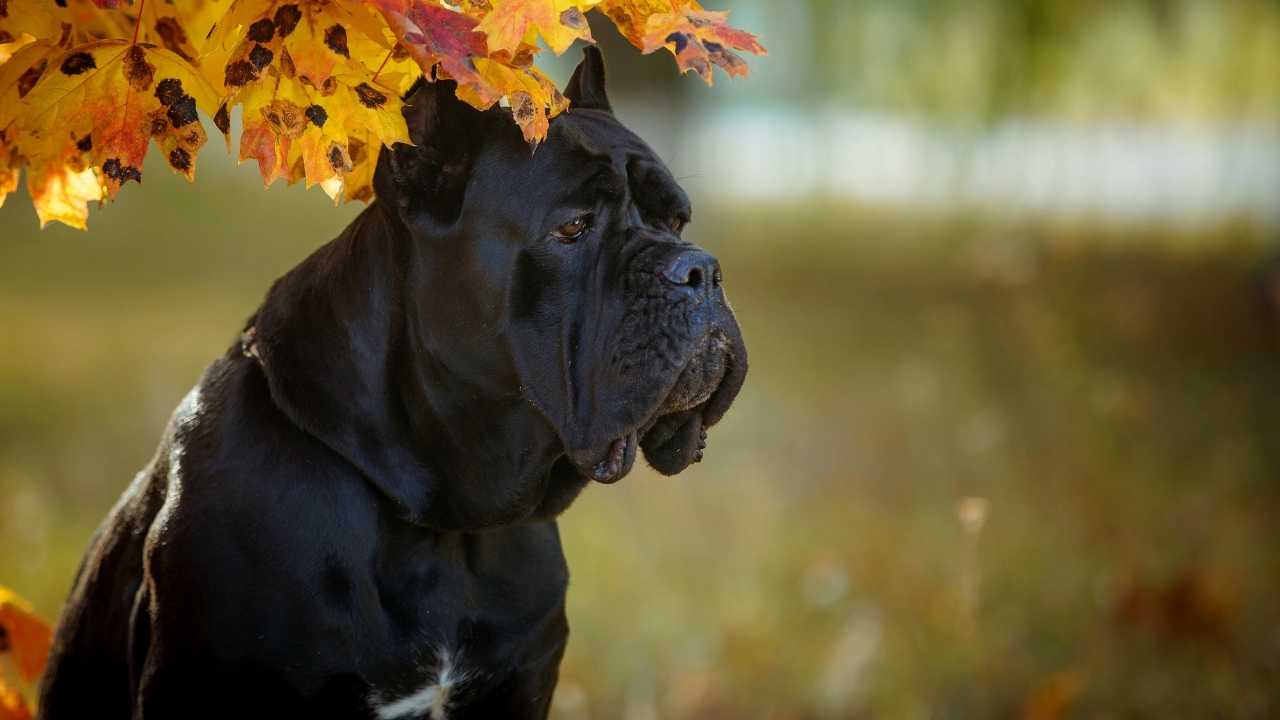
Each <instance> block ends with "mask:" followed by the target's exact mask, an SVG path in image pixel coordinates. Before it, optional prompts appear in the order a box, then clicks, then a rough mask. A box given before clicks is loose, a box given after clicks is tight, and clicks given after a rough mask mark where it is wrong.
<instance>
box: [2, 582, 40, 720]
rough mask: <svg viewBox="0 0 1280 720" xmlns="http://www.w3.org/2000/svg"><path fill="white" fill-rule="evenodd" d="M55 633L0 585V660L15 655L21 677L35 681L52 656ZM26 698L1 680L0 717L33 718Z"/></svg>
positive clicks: (10, 718)
mask: <svg viewBox="0 0 1280 720" xmlns="http://www.w3.org/2000/svg"><path fill="white" fill-rule="evenodd" d="M52 640H53V632H52V631H51V630H50V629H49V626H48V625H46V624H45V623H44V621H42V620H41V619H40V618H38V617H36V615H35V613H33V612H32V611H31V606H30V605H28V604H27V603H26V602H24V601H23V600H22V599H21V598H19V597H18V596H17V595H14V594H13V593H12V592H10V591H9V590H7V589H6V588H4V587H0V661H3V660H4V658H5V656H8V657H9V658H12V660H13V666H14V667H15V668H16V669H17V671H18V677H20V678H22V679H23V680H26V681H27V682H34V681H35V679H36V678H37V677H39V676H40V673H41V672H42V671H43V670H44V666H45V662H46V661H47V660H48V658H49V646H50V643H51V642H52ZM31 717H32V712H31V708H30V706H29V705H27V702H26V700H24V699H23V697H22V695H21V694H20V693H19V692H18V691H17V689H15V688H10V687H8V686H6V685H5V684H4V682H3V681H2V680H0V720H31Z"/></svg>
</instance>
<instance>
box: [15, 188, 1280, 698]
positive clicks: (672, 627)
mask: <svg viewBox="0 0 1280 720" xmlns="http://www.w3.org/2000/svg"><path fill="white" fill-rule="evenodd" d="M252 175H253V170H252V168H249V167H243V168H239V169H236V170H227V171H226V172H224V173H223V174H221V175H220V174H218V173H214V174H213V175H212V176H205V177H203V178H202V181H201V185H200V186H187V185H186V184H185V183H182V182H181V181H178V180H176V179H174V178H170V177H168V176H161V174H160V173H155V174H154V176H149V177H148V180H147V183H148V188H147V193H145V194H144V193H137V192H130V193H124V194H122V195H121V200H120V202H119V203H117V204H116V205H114V206H112V207H111V208H109V209H108V210H106V211H104V212H98V213H95V214H94V215H93V217H92V219H91V223H92V228H93V229H92V231H91V232H90V233H89V234H79V233H75V232H73V231H68V230H65V229H63V228H52V229H50V230H47V231H45V232H43V233H38V232H37V231H36V229H35V222H34V219H33V218H32V217H31V212H30V208H29V205H28V203H27V200H26V198H25V197H22V196H18V197H14V198H11V199H10V202H9V204H7V205H6V206H5V207H4V208H3V209H2V210H0V228H2V229H3V241H0V317H3V318H4V321H3V324H0V333H2V334H0V497H3V498H4V500H3V501H2V502H0V582H4V583H5V584H7V585H9V586H11V587H13V588H15V589H16V590H18V591H20V592H22V593H23V594H24V595H26V596H27V597H28V598H29V599H30V600H32V601H33V602H34V603H35V604H36V605H37V607H38V608H40V609H41V610H42V612H43V613H44V614H45V615H46V616H48V617H50V618H52V617H53V616H54V615H55V614H56V612H57V610H58V608H59V606H60V604H61V602H62V599H63V597H64V595H65V593H66V591H67V589H68V586H69V583H70V581H71V577H72V574H73V572H74V569H75V566H76V564H77V562H78V559H79V556H80V553H81V552H82V551H83V549H84V546H85V544H86V542H87V540H88V537H89V534H90V533H91V532H92V529H93V527H94V526H95V525H96V523H97V522H98V521H99V519H100V518H101V517H102V515H103V514H104V513H105V511H106V509H107V508H108V507H109V506H110V504H111V503H112V502H113V501H114V499H115V497H116V495H117V494H118V493H119V492H120V491H121V490H122V489H123V488H124V486H125V485H126V483H127V482H128V480H129V479H130V478H131V476H132V475H133V473H134V472H136V471H137V469H138V468H140V467H141V466H142V465H143V464H144V463H145V462H146V461H147V459H148V458H149V456H150V454H151V452H152V451H153V449H154V446H155V443H156V442H157V440H158V438H159V435H160V432H161V429H162V427H163V425H164V422H165V420H166V419H167V417H168V415H169V413H170V412H171V410H172V408H173V406H174V405H175V404H176V403H177V402H178V400H179V399H180V398H181V397H182V395H183V394H184V393H185V392H186V390H187V389H188V388H189V387H190V386H191V384H193V383H194V382H195V380H196V378H197V376H198V374H199V372H200V370H201V369H202V368H203V366H204V365H205V364H206V363H207V362H209V361H210V360H211V359H212V358H214V357H216V356H217V355H218V354H219V353H220V352H222V350H223V349H224V348H225V347H226V345H227V344H228V343H230V342H231V341H232V339H233V338H234V337H235V335H236V331H237V329H238V328H239V327H240V323H241V322H242V320H243V319H244V318H245V317H246V316H247V315H248V314H249V313H250V312H251V311H252V310H253V308H254V306H255V305H256V304H257V302H258V301H259V299H260V297H261V296H262V294H263V293H264V292H265V290H266V287H267V285H268V284H269V282H270V281H271V279H273V278H274V277H276V276H277V275H279V274H280V273H282V272H284V271H285V270H286V269H288V268H289V267H290V266H292V265H293V264H294V263H296V262H297V261H298V260H300V259H301V258H302V257H304V256H305V255H306V253H308V252H309V251H310V250H311V249H312V248H314V247H315V246H317V245H318V244H319V243H321V242H323V241H324V240H326V239H327V238H329V237H331V236H333V235H334V234H335V233H336V232H337V231H338V230H339V229H340V228H341V226H342V225H343V224H344V223H345V222H346V219H347V218H349V217H350V216H351V214H352V213H353V212H354V211H357V210H358V208H342V209H339V210H334V209H332V208H329V207H328V203H327V201H326V199H325V198H324V197H323V196H322V195H320V194H319V193H303V192H299V191H292V190H282V189H279V188H277V189H273V190H271V191H270V192H266V193H263V192H262V191H261V190H260V189H258V188H257V187H255V184H254V182H253V181H252V180H250V179H249V177H251V176H252ZM692 236H693V237H695V238H696V239H697V240H699V241H700V242H702V243H704V244H705V245H707V246H708V247H710V248H711V249H712V250H713V251H714V252H716V253H717V254H718V255H719V256H720V258H721V260H722V262H723V263H724V266H725V274H726V283H727V287H728V289H729V291H730V295H731V297H732V299H733V302H734V303H735V306H736V308H737V310H738V313H739V315H740V318H741V320H742V322H743V325H744V328H745V331H746V333H747V338H748V341H749V344H750V347H751V351H752V371H751V375H750V378H749V381H748V384H747V387H746V389H745V390H744V392H743V395H742V397H741V399H740V400H739V404H738V406H737V408H736V409H735V411H734V412H732V413H730V415H729V416H728V418H727V419H726V420H725V422H724V423H723V425H722V426H721V427H719V428H717V429H716V430H715V431H713V433H712V436H711V443H710V449H709V453H708V461H707V462H705V463H703V464H701V465H698V466H695V467H694V468H692V469H691V470H690V471H688V472H687V473H685V474H684V475H682V476H680V477H677V478H662V477H659V476H657V475H655V474H653V473H651V472H649V471H640V472H637V473H636V474H635V475H634V476H633V477H630V478H628V479H627V481H625V482H623V483H622V484H620V485H619V486H614V487H607V488H606V487H594V488H592V489H590V490H589V491H588V492H587V493H586V494H585V495H584V497H583V498H582V499H580V500H579V501H578V503H577V504H576V505H575V506H574V507H573V508H572V509H571V510H570V511H569V512H568V513H567V514H566V516H565V517H564V520H563V524H562V525H563V531H564V540H565V544H566V548H567V552H568V554H569V559H570V566H571V568H572V570H573V583H572V588H571V591H570V600H569V602H570V620H571V624H572V627H573V636H572V639H571V642H570V649H569V653H568V657H567V658H566V661H565V666H564V670H563V673H562V683H561V690H560V692H559V695H558V697H557V710H556V715H557V717H561V718H587V717H594V718H615V717H616V718H627V719H628V720H640V719H643V718H654V717H662V718H738V717H759V718H764V717H769V718H827V717H831V718H837V717H839V718H843V717H917V716H931V717H1009V716H1019V715H1022V716H1027V717H1037V716H1039V717H1053V716H1055V715H1054V713H1055V712H1056V711H1058V710H1061V709H1063V708H1068V709H1069V710H1070V712H1071V714H1073V715H1079V716H1088V717H1130V716H1177V717H1206V716H1214V717H1217V716H1233V717H1268V716H1272V717H1274V716H1275V715H1276V714H1277V713H1280V696H1278V693H1277V691H1276V688H1277V687H1280V606H1278V605H1277V603H1276V598H1277V597H1280V592H1278V591H1280V587H1278V586H1280V555H1277V553H1275V551H1274V548H1275V541H1276V532H1275V518H1276V517H1277V511H1278V510H1280V492H1277V488H1276V484H1275V483H1276V482H1277V477H1276V472H1275V471H1276V468H1277V467H1278V465H1277V460H1280V440H1278V439H1277V436H1276V434H1275V432H1274V427H1275V424H1274V422H1273V417H1272V416H1273V415H1274V409H1275V408H1276V407H1280V375H1278V374H1277V373H1276V364H1277V354H1276V352H1277V349H1278V348H1277V342H1276V340H1277V335H1276V331H1277V329H1278V327H1280V326H1278V325H1277V322H1276V318H1275V316H1274V315H1272V314H1269V313H1270V311H1269V309H1268V307H1267V305H1266V304H1265V303H1264V302H1263V295H1264V294H1263V292H1262V289H1261V287H1260V286H1259V284H1258V280H1259V277H1260V276H1259V274H1258V273H1259V269H1260V268H1261V267H1262V263H1263V259H1264V256H1265V253H1266V246H1267V243H1266V240H1267V239H1266V238H1263V237H1261V235H1260V234H1259V233H1258V232H1256V231H1253V230H1251V229H1250V228H1248V227H1247V226H1239V227H1224V228H1222V229H1221V230H1218V231H1214V232H1210V233H1198V234H1195V235H1176V234H1170V233H1159V234H1155V233H1152V232H1149V231H1146V230H1144V229H1142V228H1135V227H1129V228H1112V229H1109V230H1099V229H1097V228H1088V227H1072V226H1057V227H1049V226H1037V225H1019V224H1012V223H1007V222H1001V221H999V220H998V219H995V218H981V217H954V216H950V217H948V216H939V217H929V216H922V215H919V214H905V213H894V212H889V211H882V210H876V209H873V208H851V207H848V206H840V205H826V204H819V203H815V204H813V205H811V206H807V207H772V208H770V207H757V208H750V209H747V208H700V211H699V217H698V219H697V222H696V223H695V225H694V226H693V228H692ZM966 498H981V499H982V500H983V502H981V503H979V502H974V501H969V502H968V503H967V504H965V499H966ZM961 507H964V508H965V509H966V510H965V513H966V517H967V525H966V523H965V522H962V520H961V517H960V515H959V514H958V513H960V511H961V510H960V509H961ZM1037 713H1039V715H1037Z"/></svg>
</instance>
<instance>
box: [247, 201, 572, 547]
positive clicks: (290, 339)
mask: <svg viewBox="0 0 1280 720" xmlns="http://www.w3.org/2000/svg"><path fill="white" fill-rule="evenodd" d="M430 241H431V239H430V238H417V237H415V236H414V233H413V232H412V231H411V230H410V229H409V228H408V227H407V226H406V225H405V224H404V222H403V221H402V220H401V218H400V217H399V215H398V213H397V212H396V210H395V209H394V208H391V207H389V206H388V205H386V204H383V203H379V202H378V201H374V203H372V204H371V205H370V206H369V207H368V208H366V209H365V210H364V212H362V213H361V214H360V216H359V217H357V218H356V219H355V220H354V221H353V222H352V223H351V224H350V225H349V226H348V227H347V229H346V230H345V231H344V232H343V233H342V235H340V236H339V237H338V238H337V239H335V240H334V241H332V242H331V243H329V244H327V245H325V246H324V247H322V248H320V249H319V250H317V251H316V253H315V254H313V255H312V256H311V257H309V258H308V259H307V260H306V261H304V262H303V263H302V264H300V265H299V266H298V267H297V268H295V269H294V270H293V271H291V272H290V273H289V274H287V275H285V276H284V277H283V278H281V279H280V280H279V281H277V283H276V285H275V286H274V287H273V288H272V290H271V292H270V293H269V294H268V297H267V300H266V302H265V303H264V304H263V307H262V308H261V309H260V310H259V312H258V314H257V315H256V316H255V319H254V320H253V321H251V324H250V328H249V329H248V330H247V331H246V333H245V335H244V336H243V338H242V351H243V352H244V353H245V354H246V355H248V356H250V357H252V358H253V359H254V360H255V361H256V362H257V363H258V364H259V365H260V366H261V367H262V368H263V370H264V373H265V374H266V376H267V378H268V381H269V384H270V386H271V394H272V398H273V399H274V400H275V402H276V404H277V406H279V407H280V408H281V409H282V410H283V411H284V412H285V414H286V415H287V416H289V418H290V419H291V420H292V421H293V422H294V423H295V424H297V425H298V426H299V427H301V428H302V429H303V430H305V431H306V432H308V433H309V434H311V435H313V436H315V437H317V438H318V439H319V440H320V441H321V442H323V443H325V444H326V445H328V446H329V447H330V448H332V449H333V450H335V451H336V452H337V453H338V454H340V455H342V456H343V457H344V458H346V459H347V460H348V461H350V462H351V463H352V464H353V465H355V466H356V468H358V469H359V470H360V471H361V473H362V474H364V475H365V476H366V477H367V478H368V479H369V480H370V481H371V482H372V483H373V484H374V485H375V486H377V487H378V488H379V489H380V490H381V491H382V492H383V493H384V494H386V495H388V496H389V497H390V498H391V499H392V500H393V501H394V502H395V504H396V505H397V506H399V507H400V508H401V511H402V514H403V515H404V517H406V518H407V519H409V520H411V521H413V522H416V523H419V524H422V525H426V526H429V527H432V528H435V529H440V530H479V529H487V528H492V527H497V526H502V525H509V524H513V523H519V522H524V521H528V520H542V519H548V518H547V517H545V515H547V514H551V515H554V513H556V512H559V510H562V509H563V507H562V505H567V504H568V503H567V501H564V502H559V501H558V500H559V499H558V498H557V499H556V500H555V501H551V502H549V497H548V496H549V495H552V494H554V495H557V496H559V495H563V494H564V491H565V489H564V488H562V487H558V486H562V485H564V484H566V483H569V484H571V485H573V484H574V483H577V481H578V478H576V477H566V476H565V472H564V468H563V467H561V466H562V465H563V463H558V462H557V460H558V459H559V458H560V457H561V456H562V455H563V452H564V451H563V445H562V442H561V441H560V439H559V438H558V436H557V435H556V433H555V431H554V429H553V428H552V427H551V426H550V425H549V423H547V422H546V420H545V419H544V418H543V417H542V416H541V415H540V414H539V413H538V412H537V411H536V410H535V409H534V408H533V407H532V406H531V405H530V404H529V403H528V402H527V401H526V400H524V398H522V397H521V395H520V392H519V388H518V386H517V387H512V388H502V387H493V386H483V385H481V384H479V383H476V382H473V381H470V380H468V379H467V378H466V377H465V376H464V374H463V373H462V372H459V370H458V369H457V368H454V367H450V365H449V364H448V363H447V362H445V360H444V358H443V357H442V356H441V355H442V354H441V353H439V352H437V351H435V350H433V348H432V340H431V339H432V338H433V337H434V335H435V333H433V324H434V323H440V322H448V321H450V319H449V317H448V308H433V307H428V306H427V303H426V302H425V301H424V299H423V298H420V297H416V296H415V293H414V291H413V289H412V288H413V286H414V282H416V281H418V280H419V279H416V278H412V277H411V276H410V273H409V272H408V270H407V268H408V267H410V262H409V261H410V258H411V257H412V255H413V253H414V246H413V243H422V242H430ZM584 483H585V481H583V483H578V484H576V485H574V487H573V488H571V493H570V495H576V493H577V491H578V490H580V489H581V484H584ZM553 486H557V487H553ZM569 499H571V497H570V498H569Z"/></svg>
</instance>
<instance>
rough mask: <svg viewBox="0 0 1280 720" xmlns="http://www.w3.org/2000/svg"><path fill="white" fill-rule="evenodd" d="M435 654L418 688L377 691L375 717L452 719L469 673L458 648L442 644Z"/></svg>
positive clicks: (373, 705)
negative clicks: (451, 715)
mask: <svg viewBox="0 0 1280 720" xmlns="http://www.w3.org/2000/svg"><path fill="white" fill-rule="evenodd" d="M433 654H434V656H435V657H434V658H432V659H431V661H430V662H429V663H427V664H425V665H424V666H423V667H422V668H421V679H420V681H419V684H418V685H417V686H416V687H411V688H409V689H408V690H407V691H405V692H400V693H397V692H395V691H379V690H375V691H374V692H373V693H372V694H371V695H370V697H369V707H370V710H372V711H373V715H374V717H376V718H378V720H397V719H399V718H426V719H429V720H447V719H448V717H449V711H450V710H451V709H452V708H453V706H454V705H455V704H456V703H457V700H458V696H459V695H460V691H461V689H462V686H463V685H464V684H465V683H466V682H467V680H468V677H469V672H468V670H467V669H466V667H465V666H464V665H463V664H462V662H461V657H460V656H459V654H458V653H457V652H456V651H454V650H451V649H449V648H446V647H440V648H438V649H437V650H436V651H435V652H434V653H433Z"/></svg>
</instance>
